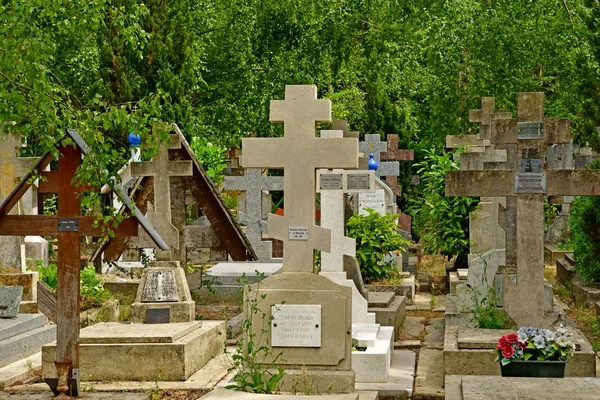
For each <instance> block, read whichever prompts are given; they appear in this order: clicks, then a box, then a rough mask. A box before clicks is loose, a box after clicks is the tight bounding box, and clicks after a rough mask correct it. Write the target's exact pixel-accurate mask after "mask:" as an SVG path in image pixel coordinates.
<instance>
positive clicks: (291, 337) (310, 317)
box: [271, 304, 321, 347]
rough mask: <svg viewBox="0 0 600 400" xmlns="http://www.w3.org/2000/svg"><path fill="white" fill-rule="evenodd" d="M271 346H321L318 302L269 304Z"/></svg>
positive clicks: (319, 307) (319, 306)
mask: <svg viewBox="0 0 600 400" xmlns="http://www.w3.org/2000/svg"><path fill="white" fill-rule="evenodd" d="M271 315H272V316H273V320H272V321H271V345H272V346H273V347H321V305H320V304H275V305H272V306H271Z"/></svg>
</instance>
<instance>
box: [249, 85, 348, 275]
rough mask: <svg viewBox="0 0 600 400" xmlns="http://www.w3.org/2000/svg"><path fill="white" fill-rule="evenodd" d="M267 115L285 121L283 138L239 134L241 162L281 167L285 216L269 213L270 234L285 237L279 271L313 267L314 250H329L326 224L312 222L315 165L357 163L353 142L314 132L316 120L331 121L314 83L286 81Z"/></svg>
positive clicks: (271, 118) (346, 165) (296, 270)
mask: <svg viewBox="0 0 600 400" xmlns="http://www.w3.org/2000/svg"><path fill="white" fill-rule="evenodd" d="M270 120H271V122H276V123H281V122H283V123H284V133H283V138H245V139H243V140H242V150H243V156H242V165H243V166H244V167H246V168H248V167H255V168H283V169H284V171H285V172H284V177H283V191H284V192H285V196H286V199H285V215H284V216H283V217H281V216H277V215H274V214H269V218H268V221H269V236H271V237H273V238H276V239H280V240H283V242H284V256H283V271H284V272H312V270H313V257H314V250H313V249H318V250H322V251H329V250H330V231H329V229H325V228H322V227H320V226H316V225H315V201H314V199H315V170H316V168H356V167H357V166H358V142H357V140H356V139H334V138H317V137H316V136H315V128H316V126H315V124H316V122H329V121H330V120H331V102H330V101H329V100H317V88H316V86H314V85H297V86H286V88H285V100H272V101H271V115H270Z"/></svg>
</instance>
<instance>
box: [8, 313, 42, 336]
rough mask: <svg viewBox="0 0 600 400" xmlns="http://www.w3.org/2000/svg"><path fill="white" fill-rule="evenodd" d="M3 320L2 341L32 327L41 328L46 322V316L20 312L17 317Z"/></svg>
mask: <svg viewBox="0 0 600 400" xmlns="http://www.w3.org/2000/svg"><path fill="white" fill-rule="evenodd" d="M1 321H2V322H0V342H1V341H3V340H6V339H8V338H10V337H13V336H16V335H20V334H21V333H25V332H27V331H30V330H32V329H36V328H41V327H42V326H44V324H45V323H46V316H45V315H44V314H19V315H18V316H17V318H12V319H3V320H1Z"/></svg>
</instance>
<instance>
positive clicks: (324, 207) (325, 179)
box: [317, 131, 375, 324]
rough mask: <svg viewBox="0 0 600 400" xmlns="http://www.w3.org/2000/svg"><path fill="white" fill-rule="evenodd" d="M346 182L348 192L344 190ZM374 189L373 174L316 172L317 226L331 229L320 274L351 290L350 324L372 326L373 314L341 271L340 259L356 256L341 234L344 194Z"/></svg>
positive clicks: (353, 246)
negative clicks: (319, 220) (318, 217)
mask: <svg viewBox="0 0 600 400" xmlns="http://www.w3.org/2000/svg"><path fill="white" fill-rule="evenodd" d="M340 133H341V132H340ZM321 137H323V131H321ZM338 182H339V186H338ZM332 183H333V184H332ZM349 183H350V187H352V189H349V188H348V184H349ZM356 183H360V185H357V184H356ZM374 189H375V175H374V173H373V171H360V172H358V171H357V172H351V171H345V170H335V169H334V170H318V171H317V193H321V226H322V227H324V228H327V229H330V230H331V252H321V272H320V274H321V275H322V276H325V277H327V278H329V279H331V280H332V281H333V282H336V283H339V284H340V285H345V286H350V287H351V288H352V323H354V324H356V323H358V324H361V323H364V324H373V323H375V314H373V313H369V312H368V308H369V304H368V301H367V299H366V298H364V297H363V296H361V294H360V292H359V291H358V288H357V287H356V286H355V285H354V282H353V281H352V280H350V279H348V276H347V274H346V272H345V271H344V256H349V257H356V240H354V239H352V238H349V237H347V236H346V235H345V231H346V229H345V223H344V195H345V193H358V192H366V191H370V190H374Z"/></svg>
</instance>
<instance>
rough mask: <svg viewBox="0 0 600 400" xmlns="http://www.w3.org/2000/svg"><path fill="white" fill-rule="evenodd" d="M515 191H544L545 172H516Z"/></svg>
mask: <svg viewBox="0 0 600 400" xmlns="http://www.w3.org/2000/svg"><path fill="white" fill-rule="evenodd" d="M515 193H546V174H545V173H543V172H542V173H519V172H517V173H516V175H515Z"/></svg>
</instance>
